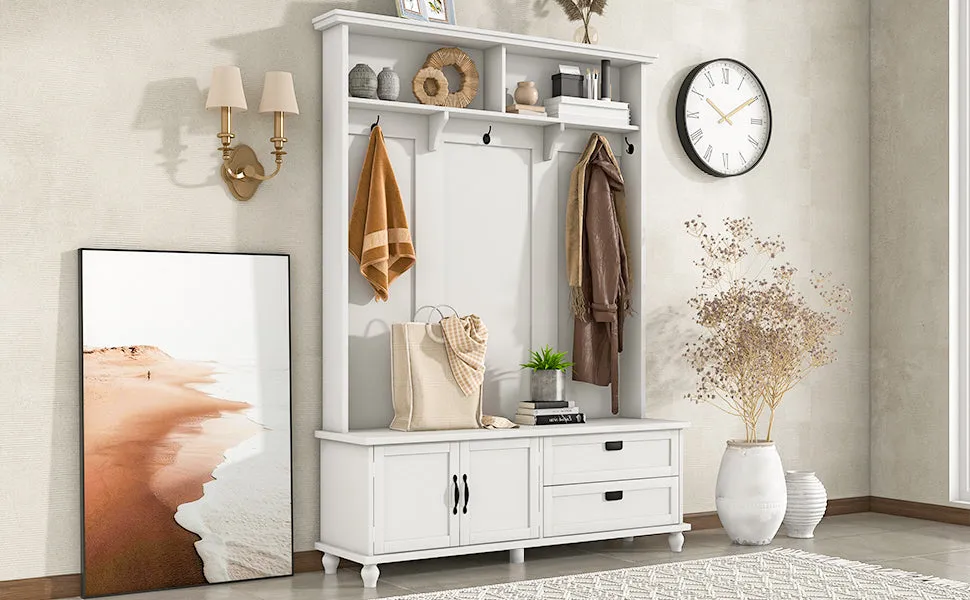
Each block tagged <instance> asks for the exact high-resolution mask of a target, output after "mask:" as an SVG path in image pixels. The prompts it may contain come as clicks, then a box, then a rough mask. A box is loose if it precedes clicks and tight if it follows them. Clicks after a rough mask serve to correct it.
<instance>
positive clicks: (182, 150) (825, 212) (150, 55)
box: [0, 0, 919, 580]
mask: <svg viewBox="0 0 970 600" xmlns="http://www.w3.org/2000/svg"><path fill="white" fill-rule="evenodd" d="M456 1H457V4H458V15H459V21H460V23H461V24H463V25H470V26H476V27H484V28H493V29H503V30H511V31H517V32H528V33H533V34H537V35H548V36H553V37H559V38H567V39H568V38H570V37H571V35H572V32H573V30H574V29H575V27H574V26H573V25H572V24H569V23H567V22H566V21H565V19H564V18H563V17H562V16H561V15H560V14H559V13H558V9H557V8H556V7H555V6H554V4H553V3H552V2H551V0H545V1H542V0H540V2H539V4H538V7H539V8H538V9H537V8H536V7H535V5H534V3H532V2H522V1H520V0H490V1H488V2H480V1H478V0H456ZM231 4H232V6H231V10H230V9H229V8H228V5H227V4H226V3H217V2H198V1H195V0H192V1H189V0H171V1H169V2H165V3H158V2H137V1H136V2H132V1H131V0H99V1H98V2H97V3H94V4H92V3H81V2H77V1H75V0H72V1H68V0H58V1H56V2H55V1H54V0H31V1H27V0H6V1H4V2H0V117H2V120H0V122H2V123H3V124H4V128H3V130H2V133H0V144H2V148H3V153H2V156H3V160H0V315H2V317H0V482H3V483H2V484H0V515H3V517H2V518H0V580H6V579H16V578H26V577H36V576H42V575H49V574H59V573H70V572H76V571H77V570H78V568H79V560H78V549H79V532H78V513H79V511H78V505H79V478H78V431H77V413H78V381H77V358H76V352H77V333H76V331H77V302H76V285H77V274H76V268H75V255H74V250H75V249H76V248H77V247H79V246H100V247H125V248H167V249H185V250H247V251H275V252H287V253H290V254H291V255H292V274H293V282H294V283H293V289H294V294H293V315H292V316H293V324H294V327H293V336H294V338H293V370H294V371H293V375H294V376H293V382H294V390H293V391H294V393H293V399H294V433H295V438H294V463H295V468H294V479H295V485H294V490H295V494H294V500H295V527H296V547H297V549H298V550H305V549H309V548H310V547H311V546H312V542H313V541H314V540H315V539H316V536H317V523H318V516H317V512H318V510H317V489H318V470H317V453H316V445H315V444H314V441H313V437H312V432H313V430H314V429H315V428H316V427H317V426H318V425H319V420H320V416H319V414H320V412H319V403H320V399H319V394H320V327H321V324H320V317H319V315H320V308H319V294H320V269H321V257H320V238H319V230H320V226H319V220H320V209H319V206H320V198H319V190H320V180H321V174H320V172H319V170H318V168H317V166H316V165H318V164H319V157H320V141H319V140H320V132H319V118H318V117H317V111H318V110H319V98H320V90H319V82H318V78H317V72H318V66H319V61H320V56H319V52H320V42H319V39H318V37H317V35H316V34H315V32H314V31H313V30H312V29H311V27H310V25H309V20H310V19H311V18H312V17H314V16H316V15H318V14H320V13H323V12H325V11H326V10H329V9H330V8H334V7H341V8H357V9H360V10H369V11H378V12H385V13H388V12H391V8H390V7H391V6H392V5H391V0H365V1H359V2H340V3H334V2H284V1H281V0H235V1H234V2H232V3H231ZM543 7H544V8H543ZM543 10H545V11H547V12H548V16H542V15H540V14H537V11H539V12H541V11H543ZM868 10H869V3H868V2H867V1H866V0H813V1H812V2H803V1H801V0H784V1H781V0H716V1H715V0H614V2H612V3H611V6H610V9H609V14H608V16H607V17H606V18H605V19H597V21H598V23H597V25H598V27H599V29H600V32H601V38H602V41H603V43H604V44H609V45H613V46H619V47H623V48H629V49H632V50H642V51H648V52H657V53H659V54H660V56H661V59H660V62H659V63H658V64H657V65H656V66H655V67H654V68H653V70H652V78H651V82H650V83H651V88H650V99H649V102H650V107H651V115H652V117H653V118H652V120H651V121H650V122H648V123H647V124H646V125H645V137H646V139H648V140H651V142H650V143H648V144H645V147H644V148H643V151H644V152H646V153H647V154H648V157H649V161H650V165H651V169H652V174H651V175H650V177H651V182H650V189H651V193H650V197H649V200H648V203H649V204H648V208H649V214H650V215H651V220H650V225H649V235H650V239H651V242H650V248H649V255H650V264H649V269H650V279H649V281H648V282H647V283H648V289H647V293H646V295H647V297H648V299H649V300H648V309H647V314H646V315H645V319H646V321H647V327H648V328H649V332H650V335H651V339H652V341H651V346H650V350H651V353H650V360H649V362H648V364H647V365H646V368H647V372H648V377H649V380H650V387H649V397H650V402H651V406H652V407H653V408H654V412H655V415H656V416H658V417H672V418H679V419H689V420H691V421H693V423H694V427H693V428H692V429H691V430H690V433H689V440H688V446H687V464H688V471H687V483H686V494H685V496H686V497H685V501H686V509H687V511H689V512H695V511H706V510H712V509H713V508H714V506H713V486H714V479H715V475H716V472H717V465H718V461H719V460H720V456H721V452H722V448H723V443H724V440H725V439H726V438H728V437H734V436H737V435H738V434H739V426H738V425H737V424H736V423H734V422H733V421H731V420H726V419H723V418H721V417H720V415H719V413H717V412H716V411H715V410H714V409H711V408H709V407H698V406H694V405H691V404H689V403H688V402H687V401H686V400H684V399H683V394H684V392H686V391H687V390H688V389H689V388H690V386H691V383H692V379H691V377H690V373H689V372H688V371H687V369H686V368H685V367H684V365H683V363H682V362H681V359H680V350H681V346H682V345H683V342H684V340H685V339H686V338H688V337H690V336H691V335H693V333H694V331H695V330H694V329H693V326H692V325H691V322H690V319H689V315H688V313H687V311H686V308H685V305H684V302H685V299H686V298H687V296H688V295H690V294H691V293H692V285H693V282H694V281H695V278H696V273H695V272H694V270H693V269H692V267H691V264H690V263H691V260H692V259H693V257H694V256H695V254H694V253H695V252H696V248H695V247H694V245H693V244H692V243H691V240H690V239H689V238H687V237H686V235H685V234H684V233H683V230H682V225H681V224H682V222H683V221H684V220H685V219H687V218H689V217H690V216H691V215H694V214H696V213H698V212H701V213H703V214H704V215H705V216H707V217H708V218H709V219H711V220H717V219H720V218H721V217H723V216H738V215H750V216H752V217H754V219H755V222H756V225H757V226H758V227H759V230H760V231H763V232H765V233H775V232H777V233H781V234H783V235H784V236H785V237H786V239H787V241H788V242H789V246H790V248H791V251H790V253H789V254H790V257H789V258H790V259H791V260H792V261H793V262H795V263H796V264H797V265H798V266H800V267H801V268H802V272H803V273H806V272H807V271H808V270H809V269H810V268H817V269H822V270H833V271H835V272H836V274H837V275H838V276H839V277H840V278H841V279H843V280H845V281H846V282H847V283H848V284H849V285H850V286H851V287H852V288H853V290H854V292H855V293H856V295H857V298H858V300H857V302H856V306H855V314H854V316H853V318H852V321H851V322H850V324H849V327H848V331H847V333H846V335H845V336H844V337H843V338H842V339H840V340H839V342H838V344H837V345H838V349H839V351H840V352H841V360H840V361H839V362H838V363H836V364H835V365H833V366H830V367H827V368H826V369H825V370H824V371H821V372H819V373H818V374H816V375H814V376H813V377H812V378H811V380H809V381H808V382H806V384H805V385H804V386H803V387H802V388H801V389H799V390H797V391H796V392H794V393H793V394H792V397H791V398H790V399H789V401H788V406H787V407H786V409H785V411H784V413H783V414H782V416H781V422H780V423H779V430H778V436H777V439H778V440H779V445H780V448H781V451H782V454H783V457H784V459H785V461H786V464H787V466H789V467H790V468H813V469H817V470H818V471H819V474H820V476H821V477H822V479H823V481H825V483H826V484H827V485H828V487H829V491H830V493H831V495H832V496H833V497H846V496H857V495H865V494H868V493H869V438H868V421H869V415H868V412H869V399H868V398H869V390H868V380H869V378H868V363H869V356H868V340H869V331H868V314H867V306H866V298H867V297H868V295H869V293H868V281H869V277H868V275H869V263H868V258H867V253H868V250H867V249H868V246H869V239H868V233H869V201H868V195H869V183H868V182H869V177H868V165H869V142H868V138H869V107H868V93H869V81H868V76H869V43H868V31H869V29H868V27H869V14H868ZM719 56H730V57H735V58H737V59H740V60H741V61H743V62H746V63H747V64H748V65H749V66H750V67H751V68H753V69H754V70H755V71H756V72H757V73H758V74H759V75H760V76H761V78H762V80H763V81H764V83H765V85H766V87H767V90H768V93H769V95H770V97H771V101H772V106H773V109H774V116H775V126H774V133H773V138H772V142H771V147H770V149H769V151H768V154H767V157H766V158H765V159H764V161H763V162H762V163H761V165H760V166H759V167H758V168H757V170H756V171H754V172H753V173H751V174H750V175H747V176H745V177H741V178H736V179H731V180H715V179H713V178H709V177H707V176H705V175H702V174H701V173H700V172H699V171H697V170H696V169H695V168H694V167H693V166H692V165H691V163H690V162H689V161H688V160H687V159H686V157H685V156H684V154H683V151H682V150H681V149H680V147H679V142H678V141H677V136H676V133H675V129H674V125H673V105H674V98H675V95H676V91H677V87H678V86H679V84H680V82H681V80H682V78H683V76H684V75H685V74H686V72H687V70H688V69H689V68H690V67H691V66H693V65H695V64H696V63H698V62H700V61H702V60H705V59H710V58H716V57H719ZM226 63H234V64H239V65H240V66H241V67H242V69H243V72H244V77H245V83H246V88H247V93H248V96H249V101H250V102H251V103H253V104H255V103H256V102H257V99H258V94H259V90H260V88H261V77H262V73H263V72H264V71H266V70H270V69H283V70H289V71H293V72H294V77H295V80H296V84H297V86H298V94H299V97H300V103H301V107H302V109H303V114H302V115H300V116H299V117H296V118H293V119H291V120H290V123H291V124H290V126H289V127H288V131H287V134H288V137H289V138H290V140H291V141H290V143H289V144H288V145H287V150H288V151H289V152H290V154H289V155H288V157H287V161H288V162H287V165H286V167H285V168H284V172H283V174H282V176H281V177H280V178H278V179H277V180H275V181H272V182H270V183H269V184H266V185H265V186H264V187H263V189H262V190H260V192H259V194H258V195H257V196H256V198H255V199H254V200H253V201H251V202H248V203H239V202H236V201H234V200H232V199H231V198H230V197H228V196H227V193H226V191H225V190H224V188H223V186H222V184H221V183H220V182H219V181H218V180H217V179H216V177H215V166H216V164H217V160H218V156H217V153H216V146H217V143H218V140H217V139H216V138H215V133H216V130H217V125H218V123H217V118H216V115H215V114H213V113H208V114H206V113H205V112H204V111H203V109H202V105H203V95H202V94H203V91H202V89H200V88H203V87H204V86H205V85H207V83H208V79H209V72H210V69H211V67H212V66H213V65H217V64H226ZM238 124H239V127H240V129H239V134H240V139H241V140H242V141H243V142H248V143H251V144H255V145H257V148H258V149H259V150H260V151H261V152H265V151H266V150H268V149H269V144H268V141H266V138H268V137H269V136H270V131H271V126H270V122H269V120H268V119H266V118H265V116H262V117H261V116H259V115H258V114H257V113H256V112H255V111H250V112H248V113H246V114H244V115H242V117H241V118H240V119H239V120H238ZM264 156H265V154H264ZM918 217H919V215H912V218H918ZM340 259H341V260H343V257H341V258H340ZM914 268H915V266H914ZM913 286H914V289H915V283H914V284H913Z"/></svg>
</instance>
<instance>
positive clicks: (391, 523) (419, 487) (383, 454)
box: [374, 443, 461, 554]
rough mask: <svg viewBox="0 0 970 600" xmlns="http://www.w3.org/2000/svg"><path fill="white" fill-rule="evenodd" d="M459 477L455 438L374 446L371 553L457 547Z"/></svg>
mask: <svg viewBox="0 0 970 600" xmlns="http://www.w3.org/2000/svg"><path fill="white" fill-rule="evenodd" d="M460 477H461V475H460V473H459V470H458V444H457V443H441V444H408V445H404V446H386V447H378V448H375V449H374V553H375V554H385V553H390V552H407V551H410V550H427V549H430V548H447V547H448V546H457V545H458V516H459V511H456V510H455V507H456V496H455V491H456V489H457V487H456V484H455V481H456V479H458V481H459V483H460V479H459V478H460ZM459 510H460V507H459Z"/></svg>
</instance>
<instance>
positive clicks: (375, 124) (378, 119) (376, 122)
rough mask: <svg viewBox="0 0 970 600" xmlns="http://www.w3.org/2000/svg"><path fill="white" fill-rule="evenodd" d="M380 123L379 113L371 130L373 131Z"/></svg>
mask: <svg viewBox="0 0 970 600" xmlns="http://www.w3.org/2000/svg"><path fill="white" fill-rule="evenodd" d="M380 124H381V116H380V115H377V120H376V121H374V124H373V125H371V126H370V130H371V131H374V128H375V127H377V126H378V125H380Z"/></svg>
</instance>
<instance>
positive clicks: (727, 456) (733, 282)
mask: <svg viewBox="0 0 970 600" xmlns="http://www.w3.org/2000/svg"><path fill="white" fill-rule="evenodd" d="M724 225H725V231H724V232H722V233H718V234H712V233H707V231H706V230H707V227H706V225H705V224H704V222H703V221H702V220H701V217H700V216H699V215H698V217H697V218H696V219H691V220H690V221H687V222H686V223H685V226H686V228H687V232H688V233H689V234H690V235H692V236H694V237H695V238H697V240H698V241H699V243H700V246H701V249H702V250H703V255H702V257H701V259H700V260H698V261H696V263H695V264H696V265H697V266H698V268H700V270H701V285H700V286H699V287H698V292H697V295H695V296H694V297H693V298H691V299H690V300H689V305H690V307H691V308H692V309H694V311H695V316H694V320H695V321H696V322H697V324H698V325H700V326H701V327H703V329H704V332H703V333H702V334H701V335H700V336H699V337H698V338H697V339H696V340H695V341H694V342H691V343H688V344H687V347H686V349H685V351H684V357H685V358H686V359H687V361H688V363H689V364H690V365H691V367H693V369H694V370H695V372H696V373H697V377H698V380H697V387H696V390H695V391H694V392H692V393H690V394H687V398H688V399H690V400H692V401H694V402H698V403H700V402H704V403H707V404H711V405H712V406H714V407H716V408H718V409H720V410H721V411H723V412H725V413H727V414H730V415H733V416H735V417H738V418H739V419H741V422H742V423H743V424H744V430H745V437H744V439H743V440H729V441H728V443H727V448H726V450H725V452H724V456H723V458H722V459H721V466H720V470H719V471H718V476H717V489H716V504H717V513H718V517H720V519H721V523H722V524H723V525H724V530H725V531H726V532H727V533H728V535H729V536H730V537H731V539H732V540H733V541H734V542H736V543H739V544H751V545H763V544H768V543H770V542H771V540H772V539H773V538H774V536H775V533H777V531H778V528H779V526H780V525H781V522H782V519H783V518H784V516H785V509H786V506H787V492H786V489H785V473H784V471H783V470H782V466H781V459H780V458H779V456H778V451H777V449H776V448H775V443H774V441H773V439H772V429H773V426H774V424H775V416H776V413H777V410H778V408H779V407H780V405H781V403H782V400H783V399H784V398H785V395H786V394H787V393H788V392H789V391H791V389H792V388H794V387H795V386H796V385H797V384H798V383H799V382H800V381H801V380H803V379H804V378H805V377H807V376H808V375H809V373H811V372H812V371H814V370H815V369H818V368H819V367H823V366H825V365H827V364H829V363H831V362H832V361H834V360H835V350H834V349H833V348H832V347H831V346H830V341H831V339H832V338H833V337H834V336H837V335H839V334H841V333H842V322H841V317H842V315H845V314H848V312H849V304H850V303H851V294H850V293H849V290H848V289H847V288H846V287H845V286H844V285H841V284H836V285H832V284H830V282H829V275H827V274H826V275H823V274H819V273H816V272H814V271H813V272H812V276H811V277H810V278H809V279H808V283H810V285H811V287H812V288H813V291H814V292H815V293H816V294H817V296H818V297H819V299H820V300H821V301H822V303H823V304H824V305H825V308H823V309H822V310H817V309H815V308H812V307H811V306H810V305H809V303H808V300H807V299H806V297H805V295H803V294H802V292H801V291H800V290H799V289H798V286H797V284H798V283H799V282H798V281H797V280H796V277H795V275H796V273H797V271H796V269H795V268H794V267H792V266H791V265H790V264H788V263H784V264H777V263H776V259H777V258H778V257H779V256H780V255H781V254H782V253H783V252H784V251H785V244H784V242H783V241H782V239H781V238H780V237H773V238H758V237H755V235H754V233H753V226H752V222H751V219H749V218H744V219H725V220H724ZM773 263H774V264H773ZM769 267H770V268H769ZM765 417H766V418H767V428H766V429H765V430H764V435H763V436H762V435H759V433H758V432H759V429H760V428H761V426H762V421H763V420H764V418H765ZM819 518H820V517H819Z"/></svg>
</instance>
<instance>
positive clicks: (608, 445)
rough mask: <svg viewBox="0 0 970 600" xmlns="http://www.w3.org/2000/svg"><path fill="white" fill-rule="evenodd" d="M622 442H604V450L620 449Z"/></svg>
mask: <svg viewBox="0 0 970 600" xmlns="http://www.w3.org/2000/svg"><path fill="white" fill-rule="evenodd" d="M622 449H623V442H606V451H607V452H613V451H614V450H622Z"/></svg>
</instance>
